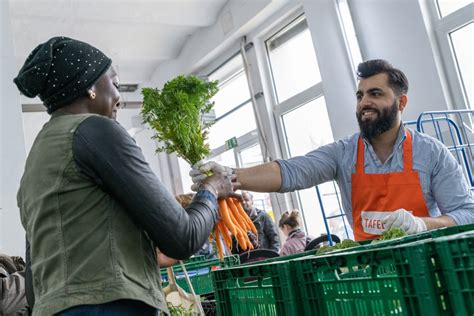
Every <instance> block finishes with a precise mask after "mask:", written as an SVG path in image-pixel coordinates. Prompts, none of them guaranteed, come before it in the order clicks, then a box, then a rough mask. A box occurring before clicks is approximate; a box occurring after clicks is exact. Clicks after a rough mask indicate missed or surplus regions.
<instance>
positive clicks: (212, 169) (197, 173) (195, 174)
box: [189, 161, 234, 191]
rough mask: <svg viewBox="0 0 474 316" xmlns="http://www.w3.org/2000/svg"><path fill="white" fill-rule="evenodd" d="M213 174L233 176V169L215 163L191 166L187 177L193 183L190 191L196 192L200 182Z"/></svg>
mask: <svg viewBox="0 0 474 316" xmlns="http://www.w3.org/2000/svg"><path fill="white" fill-rule="evenodd" d="M214 173H224V174H226V175H229V176H232V175H234V169H232V168H230V167H227V166H223V165H220V164H218V163H217V162H215V161H209V162H206V163H204V164H201V165H198V164H196V165H195V166H193V168H192V169H191V171H190V172H189V175H190V176H191V179H192V181H193V184H192V185H191V190H193V191H197V190H198V189H199V186H200V185H201V183H202V181H203V180H204V179H205V178H207V177H208V176H209V175H210V174H214Z"/></svg>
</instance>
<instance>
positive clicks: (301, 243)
mask: <svg viewBox="0 0 474 316" xmlns="http://www.w3.org/2000/svg"><path fill="white" fill-rule="evenodd" d="M307 243H308V237H307V236H306V234H305V233H304V232H303V231H302V230H301V229H299V228H298V229H295V230H293V231H291V232H290V233H289V234H288V238H286V241H285V244H284V245H283V247H281V251H280V256H286V255H291V254H295V253H299V252H303V251H304V248H305V247H306V244H307Z"/></svg>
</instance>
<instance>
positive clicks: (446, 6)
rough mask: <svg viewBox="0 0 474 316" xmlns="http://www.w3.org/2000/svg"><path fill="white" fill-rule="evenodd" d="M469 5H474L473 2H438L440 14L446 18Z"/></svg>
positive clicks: (439, 0)
mask: <svg viewBox="0 0 474 316" xmlns="http://www.w3.org/2000/svg"><path fill="white" fill-rule="evenodd" d="M469 3H472V0H438V8H439V13H440V15H441V16H442V17H445V16H447V15H449V14H451V13H453V12H454V11H456V10H458V9H460V8H462V7H465V6H467V5H468V4H469Z"/></svg>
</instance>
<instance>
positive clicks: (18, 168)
mask: <svg viewBox="0 0 474 316" xmlns="http://www.w3.org/2000/svg"><path fill="white" fill-rule="evenodd" d="M0 26H1V28H0V38H1V39H2V45H1V51H2V54H1V60H0V65H1V67H0V78H1V79H0V100H1V101H0V109H1V117H0V131H1V132H0V137H1V143H0V157H1V158H0V166H1V172H0V179H1V180H0V183H1V191H0V206H1V208H2V209H1V213H0V253H6V254H9V255H20V256H23V257H24V253H25V239H24V237H25V233H24V229H23V227H22V226H21V223H20V217H19V210H18V207H17V204H16V192H17V190H18V186H19V181H20V178H21V174H22V172H23V166H24V163H25V142H24V139H23V123H22V119H21V106H20V94H19V92H18V89H17V88H16V86H15V85H14V83H13V81H12V79H13V78H14V77H15V75H16V73H17V71H18V69H16V63H15V58H14V48H13V47H14V46H13V40H12V33H11V25H10V15H9V3H8V1H0Z"/></svg>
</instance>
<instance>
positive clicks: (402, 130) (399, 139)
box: [360, 122, 407, 147]
mask: <svg viewBox="0 0 474 316" xmlns="http://www.w3.org/2000/svg"><path fill="white" fill-rule="evenodd" d="M360 135H361V137H362V140H363V141H364V144H365V145H366V146H372V145H371V144H370V142H369V140H368V139H367V138H365V137H364V136H362V134H360ZM406 138H407V136H406V135H405V125H403V122H401V124H400V128H399V129H398V134H397V140H396V141H395V146H396V147H398V146H399V145H400V144H401V143H402V142H403V141H405V139H406Z"/></svg>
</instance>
